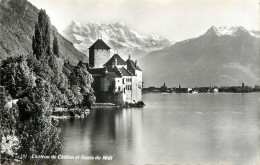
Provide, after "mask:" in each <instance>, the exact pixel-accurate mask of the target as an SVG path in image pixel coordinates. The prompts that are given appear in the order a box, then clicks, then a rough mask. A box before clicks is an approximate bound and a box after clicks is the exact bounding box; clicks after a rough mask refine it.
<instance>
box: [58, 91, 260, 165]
mask: <svg viewBox="0 0 260 165" xmlns="http://www.w3.org/2000/svg"><path fill="white" fill-rule="evenodd" d="M143 100H144V102H145V103H146V105H147V106H146V107H144V108H139V109H138V108H128V109H105V110H103V109H98V110H93V111H92V112H91V114H90V115H89V116H88V117H86V118H84V119H76V120H64V121H62V122H61V127H62V136H63V137H64V138H65V140H64V148H63V151H62V154H63V155H85V156H97V155H99V156H104V155H107V156H113V160H112V161H108V160H107V161H105V160H103V161H86V160H81V161H75V160H72V161H69V160H63V161H62V164H118V165H123V164H190V165H191V164H196V165H197V164H199V163H200V164H207V165H208V164H209V163H210V164H222V163H223V164H224V163H225V164H228V163H229V164H232V165H254V164H256V163H257V162H259V160H260V159H259V121H260V120H259V119H260V118H259V117H260V115H259V105H260V104H259V103H260V93H251V94H145V95H143Z"/></svg>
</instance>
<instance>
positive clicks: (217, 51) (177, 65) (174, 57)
mask: <svg viewBox="0 0 260 165" xmlns="http://www.w3.org/2000/svg"><path fill="white" fill-rule="evenodd" d="M259 34H260V32H258V31H248V30H246V29H245V28H243V27H231V28H224V27H218V28H217V27H214V26H213V27H211V28H209V29H208V30H207V32H206V33H205V34H203V35H201V36H199V37H197V38H193V39H189V40H185V41H181V42H177V43H175V44H174V45H172V46H170V47H167V48H164V49H161V50H158V51H154V52H151V53H150V54H148V55H147V56H145V57H144V58H142V59H141V60H140V61H139V66H140V67H141V68H142V70H143V73H144V74H143V81H144V82H145V86H146V87H147V86H152V85H153V86H154V85H155V86H160V85H162V84H163V82H166V83H167V84H168V86H169V85H170V86H178V85H179V84H181V85H182V86H193V87H194V86H210V85H218V86H226V85H227V86H233V85H241V84H242V83H245V84H247V85H251V86H254V85H255V84H259V83H260V77H259V73H260V68H259V65H260V57H259V50H260V37H259V36H260V35H259ZM154 77H156V78H154Z"/></svg>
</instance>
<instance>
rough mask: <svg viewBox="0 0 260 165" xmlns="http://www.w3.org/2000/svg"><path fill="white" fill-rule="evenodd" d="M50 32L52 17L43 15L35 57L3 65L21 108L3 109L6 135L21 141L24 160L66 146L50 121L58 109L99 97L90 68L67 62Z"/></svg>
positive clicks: (1, 81)
mask: <svg viewBox="0 0 260 165" xmlns="http://www.w3.org/2000/svg"><path fill="white" fill-rule="evenodd" d="M50 33H51V30H50V21H49V17H48V16H47V14H46V12H45V11H44V10H40V12H39V15H38V22H37V23H36V25H35V33H34V36H33V39H32V49H33V55H31V56H28V57H27V58H25V57H23V56H20V57H9V58H7V59H6V60H3V61H2V62H1V65H0V74H1V79H0V85H1V86H3V87H4V88H5V89H6V95H10V98H11V99H18V102H17V105H16V106H14V107H12V109H5V110H4V112H5V114H4V115H5V116H4V117H5V120H3V121H4V122H5V123H4V124H5V130H6V134H11V132H12V133H13V134H15V135H16V136H17V137H18V139H19V144H20V148H19V150H18V151H17V152H18V153H19V154H25V157H22V159H24V160H29V159H30V156H31V155H32V154H48V155H49V154H57V153H58V151H59V149H60V148H61V147H62V146H61V140H60V139H59V134H60V129H59V128H58V127H57V121H53V120H51V118H50V115H51V114H52V112H53V110H55V107H58V106H70V105H82V104H84V105H86V102H87V99H88V98H89V96H92V98H94V97H93V89H92V87H91V83H92V82H93V78H92V76H91V74H89V72H88V71H87V70H88V69H87V66H86V64H85V63H83V62H79V63H78V65H77V66H73V65H71V64H70V63H64V61H63V59H61V58H60V57H59V45H58V40H57V38H56V37H54V40H53V43H51V39H50ZM51 45H52V46H53V48H52V49H51ZM51 50H53V51H51ZM43 123H44V124H43ZM13 130H14V131H13ZM8 131H9V132H8Z"/></svg>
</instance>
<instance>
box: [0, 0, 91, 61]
mask: <svg viewBox="0 0 260 165" xmlns="http://www.w3.org/2000/svg"><path fill="white" fill-rule="evenodd" d="M38 12H39V10H38V9H37V8H36V7H35V6H33V5H32V4H31V3H30V2H28V1H27V0H1V1H0V38H1V39H0V59H5V58H7V57H9V56H19V55H25V56H27V55H29V54H32V36H33V34H34V27H35V23H36V21H37V19H38ZM47 14H48V13H47ZM51 29H52V33H51V38H52V39H53V36H54V35H56V36H57V39H58V42H59V49H60V55H61V57H62V58H64V59H68V60H69V61H70V62H71V63H72V64H76V63H78V61H79V60H82V61H84V62H87V61H88V58H87V57H86V55H84V54H83V53H81V52H80V51H78V50H77V49H76V48H75V47H74V46H73V44H72V43H71V42H70V41H68V40H67V39H65V38H64V37H63V36H62V35H60V34H59V33H58V32H57V30H56V28H55V27H54V26H52V28H51Z"/></svg>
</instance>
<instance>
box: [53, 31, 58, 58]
mask: <svg viewBox="0 0 260 165" xmlns="http://www.w3.org/2000/svg"><path fill="white" fill-rule="evenodd" d="M53 53H54V54H55V55H56V56H57V57H59V43H58V39H57V37H56V36H54V40H53Z"/></svg>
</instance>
